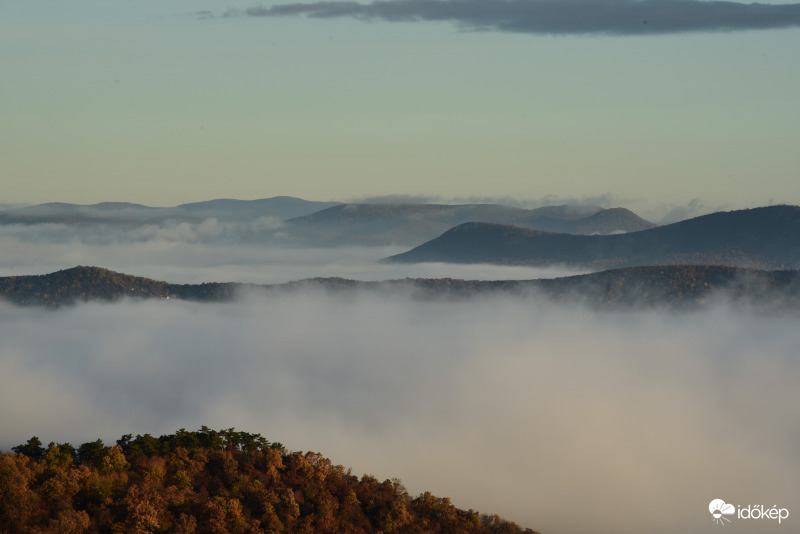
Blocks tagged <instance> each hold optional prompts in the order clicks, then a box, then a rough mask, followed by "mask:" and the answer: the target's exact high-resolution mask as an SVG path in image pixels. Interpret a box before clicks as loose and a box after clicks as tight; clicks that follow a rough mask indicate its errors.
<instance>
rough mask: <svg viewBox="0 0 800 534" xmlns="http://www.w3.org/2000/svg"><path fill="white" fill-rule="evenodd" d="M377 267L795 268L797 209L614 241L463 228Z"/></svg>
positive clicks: (798, 261) (723, 215)
mask: <svg viewBox="0 0 800 534" xmlns="http://www.w3.org/2000/svg"><path fill="white" fill-rule="evenodd" d="M384 261H388V262H399V263H419V262H426V261H442V262H451V263H502V264H522V265H525V264H528V265H552V264H563V265H581V266H585V267H591V268H613V267H633V266H642V265H661V264H709V265H711V264H719V265H729V266H735V267H754V268H761V269H785V268H795V267H797V266H798V265H800V207H798V206H790V205H780V206H767V207H762V208H751V209H748V210H736V211H729V212H716V213H712V214H708V215H703V216H700V217H695V218H693V219H687V220H685V221H680V222H677V223H673V224H670V225H665V226H659V227H655V228H650V229H646V230H640V231H637V232H630V233H627V234H618V235H606V236H600V235H591V236H587V235H572V234H562V233H552V232H541V231H533V230H530V229H527V228H521V227H518V226H510V225H499V224H492V223H482V222H475V223H465V224H462V225H459V226H456V227H454V228H451V229H450V230H448V231H447V232H445V233H443V234H442V235H440V236H439V237H437V238H435V239H433V240H431V241H428V242H426V243H423V244H422V245H420V246H418V247H415V248H414V249H412V250H410V251H407V252H404V253H402V254H397V255H395V256H391V257H389V258H386V259H385V260H384Z"/></svg>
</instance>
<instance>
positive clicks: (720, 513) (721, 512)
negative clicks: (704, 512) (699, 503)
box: [708, 499, 736, 526]
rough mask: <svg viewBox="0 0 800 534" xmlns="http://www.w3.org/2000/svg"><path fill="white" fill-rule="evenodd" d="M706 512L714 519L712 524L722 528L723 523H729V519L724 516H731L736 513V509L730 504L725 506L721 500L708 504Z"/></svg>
mask: <svg viewBox="0 0 800 534" xmlns="http://www.w3.org/2000/svg"><path fill="white" fill-rule="evenodd" d="M708 511H709V512H711V516H712V517H713V518H714V523H717V524H719V525H723V526H724V525H725V521H727V522H728V523H730V522H731V520H730V519H728V518H727V517H724V516H726V515H732V514H733V513H734V512H736V507H735V506H734V505H732V504H727V503H726V502H725V501H723V500H722V499H714V500H713V501H711V502H710V503H708Z"/></svg>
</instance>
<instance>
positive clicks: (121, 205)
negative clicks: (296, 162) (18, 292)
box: [0, 197, 338, 224]
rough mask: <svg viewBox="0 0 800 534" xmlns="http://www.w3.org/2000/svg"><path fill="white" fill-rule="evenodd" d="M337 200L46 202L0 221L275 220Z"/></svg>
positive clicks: (0, 217) (2, 214) (5, 214)
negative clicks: (162, 203) (152, 203)
mask: <svg viewBox="0 0 800 534" xmlns="http://www.w3.org/2000/svg"><path fill="white" fill-rule="evenodd" d="M337 204H338V203H337V202H315V201H309V200H303V199H301V198H294V197H273V198H263V199H258V200H235V199H216V200H208V201H204V202H194V203H190V204H181V205H180V206H175V207H151V206H145V205H142V204H133V203H130V202H100V203H98V204H69V203H65V202H48V203H45V204H37V205H34V206H26V207H23V208H12V209H8V210H5V211H2V212H0V224H12V223H24V224H35V223H48V222H55V223H64V224H85V223H104V222H109V223H137V222H138V223H141V222H156V223H157V222H161V221H165V220H170V221H189V222H191V221H200V220H202V219H206V218H210V217H215V218H217V219H219V220H220V221H247V220H255V219H258V218H261V217H271V218H275V219H276V220H277V221H282V220H284V219H290V218H293V217H298V216H301V215H308V214H309V213H313V212H315V211H318V210H321V209H325V208H329V207H331V206H336V205H337Z"/></svg>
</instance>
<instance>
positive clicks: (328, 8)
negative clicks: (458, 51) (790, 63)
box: [226, 0, 800, 35]
mask: <svg viewBox="0 0 800 534" xmlns="http://www.w3.org/2000/svg"><path fill="white" fill-rule="evenodd" d="M237 15H244V16H248V17H281V16H292V15H306V16H309V17H316V18H334V17H350V18H356V19H362V20H386V21H392V22H408V21H447V22H453V23H455V24H457V25H459V26H461V27H463V28H465V29H469V30H482V31H505V32H519V33H539V34H587V35H592V34H607V35H647V34H664V33H681V32H698V31H737V30H764V29H776V28H789V27H795V26H798V25H800V4H781V5H777V4H743V3H738V2H706V1H699V0H492V1H487V0H389V1H385V0H383V1H381V0H379V1H374V2H371V3H368V4H362V3H358V2H314V3H293V4H278V5H274V6H271V7H251V8H248V9H245V10H241V11H239V10H237V11H229V12H227V13H226V16H237Z"/></svg>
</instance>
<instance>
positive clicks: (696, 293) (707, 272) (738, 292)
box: [0, 265, 800, 311]
mask: <svg viewBox="0 0 800 534" xmlns="http://www.w3.org/2000/svg"><path fill="white" fill-rule="evenodd" d="M307 289H313V290H324V291H328V292H330V293H333V294H341V293H352V292H353V291H365V292H372V293H379V294H386V295H390V294H395V293H396V292H398V291H399V292H401V293H402V294H406V295H410V296H411V297H413V298H417V299H441V298H444V299H463V298H470V297H473V296H475V295H479V294H503V295H513V296H518V297H526V298H534V299H549V300H554V301H559V302H560V301H570V302H581V303H585V304H589V305H591V306H593V307H597V308H622V309H641V308H649V307H659V306H668V307H675V308H696V307H701V306H703V305H705V304H707V303H709V302H712V301H713V300H714V298H715V297H720V296H722V295H724V296H726V297H727V298H731V299H734V300H737V301H744V302H748V303H750V304H752V305H754V306H757V307H759V308H762V309H766V310H795V311H800V271H761V270H756V269H741V268H733V267H722V266H710V265H670V266H659V267H631V268H625V269H614V270H608V271H603V272H598V273H592V274H586V275H578V276H569V277H563V278H555V279H540V280H500V281H476V280H455V279H449V278H440V279H424V278H418V279H405V280H389V281H383V282H361V281H355V280H346V279H343V278H314V279H308V280H300V281H297V282H290V283H286V284H274V285H254V284H239V283H205V284H170V283H167V282H162V281H157V280H151V279H149V278H142V277H137V276H131V275H127V274H121V273H116V272H113V271H109V270H107V269H102V268H99V267H74V268H71V269H66V270H63V271H58V272H54V273H50V274H45V275H25V276H7V277H0V297H2V298H3V299H5V300H6V301H8V302H10V303H12V304H16V305H22V306H38V307H46V308H57V307H60V306H65V305H71V304H74V303H77V302H89V301H105V302H110V301H118V300H120V299H124V298H132V299H152V298H156V299H165V300H166V299H179V300H193V301H201V302H221V301H229V300H232V299H234V298H235V297H236V296H237V295H239V294H241V293H242V292H245V291H250V292H260V293H261V294H263V295H265V296H267V297H269V296H270V295H282V294H291V293H293V292H296V291H301V290H307Z"/></svg>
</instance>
